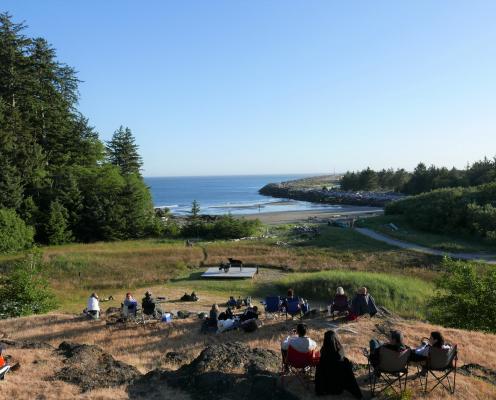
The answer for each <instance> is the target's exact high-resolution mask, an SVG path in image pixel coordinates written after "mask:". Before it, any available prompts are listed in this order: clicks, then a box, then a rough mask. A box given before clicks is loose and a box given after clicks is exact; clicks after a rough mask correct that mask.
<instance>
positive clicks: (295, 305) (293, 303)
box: [286, 299, 301, 319]
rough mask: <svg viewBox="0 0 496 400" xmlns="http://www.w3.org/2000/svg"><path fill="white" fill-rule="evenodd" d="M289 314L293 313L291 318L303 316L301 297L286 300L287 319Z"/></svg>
mask: <svg viewBox="0 0 496 400" xmlns="http://www.w3.org/2000/svg"><path fill="white" fill-rule="evenodd" d="M288 314H289V315H291V319H293V318H294V317H295V316H299V317H300V318H301V307H300V299H293V300H289V301H287V302H286V319H288Z"/></svg>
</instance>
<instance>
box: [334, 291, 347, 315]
mask: <svg viewBox="0 0 496 400" xmlns="http://www.w3.org/2000/svg"><path fill="white" fill-rule="evenodd" d="M348 308H349V305H348V296H346V295H345V294H337V295H336V296H334V300H333V302H332V311H339V312H343V311H348Z"/></svg>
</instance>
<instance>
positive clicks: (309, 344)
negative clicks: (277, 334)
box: [281, 324, 317, 359]
mask: <svg viewBox="0 0 496 400" xmlns="http://www.w3.org/2000/svg"><path fill="white" fill-rule="evenodd" d="M295 334H296V335H295ZM289 347H292V348H293V349H295V350H296V351H298V352H300V353H309V352H313V351H314V350H315V349H316V348H317V343H315V341H313V340H312V339H310V338H309V337H308V336H307V326H306V324H298V325H297V326H296V330H295V331H293V335H292V336H288V337H287V338H286V339H284V340H283V342H282V343H281V352H282V356H283V359H285V358H286V356H287V354H288V349H289Z"/></svg>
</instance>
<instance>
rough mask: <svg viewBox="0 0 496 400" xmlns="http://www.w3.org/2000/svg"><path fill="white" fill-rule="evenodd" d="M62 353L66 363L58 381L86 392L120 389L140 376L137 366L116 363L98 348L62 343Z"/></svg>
mask: <svg viewBox="0 0 496 400" xmlns="http://www.w3.org/2000/svg"><path fill="white" fill-rule="evenodd" d="M59 352H60V353H61V354H62V355H64V356H65V357H67V360H65V366H64V367H63V368H62V369H61V370H60V371H57V373H56V374H55V379H59V380H61V381H64V382H69V383H73V384H75V385H78V386H79V387H80V388H81V390H82V391H83V392H85V391H88V390H92V389H96V388H105V387H113V386H120V385H123V384H126V383H130V382H132V381H133V380H134V379H136V378H138V377H140V376H141V374H140V372H139V371H138V370H137V369H136V368H135V367H133V366H131V365H128V364H125V363H123V362H121V361H117V360H116V359H114V357H112V356H111V355H110V354H108V353H106V352H104V351H103V350H102V349H101V348H100V347H98V346H92V345H87V344H75V343H68V342H62V343H61V344H60V346H59Z"/></svg>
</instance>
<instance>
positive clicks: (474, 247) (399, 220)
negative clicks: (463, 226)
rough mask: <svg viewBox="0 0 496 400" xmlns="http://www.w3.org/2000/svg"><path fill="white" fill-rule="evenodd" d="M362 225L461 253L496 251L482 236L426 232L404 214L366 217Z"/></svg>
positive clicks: (402, 238) (361, 221)
mask: <svg viewBox="0 0 496 400" xmlns="http://www.w3.org/2000/svg"><path fill="white" fill-rule="evenodd" d="M390 223H393V224H395V225H396V226H397V227H398V228H399V229H398V230H396V231H395V230H393V229H391V227H390V226H388V224H390ZM360 225H361V226H364V227H366V228H370V229H373V230H375V231H377V232H381V233H384V234H386V235H388V236H391V237H393V238H396V239H399V240H404V241H408V242H412V243H416V244H420V245H422V246H426V247H431V248H433V249H438V250H445V251H450V252H460V253H472V252H473V253H477V252H485V253H492V254H494V253H496V245H494V244H491V243H489V242H486V241H483V240H482V239H481V238H480V237H475V236H469V235H463V234H458V235H455V234H443V233H432V232H424V231H421V230H419V229H416V228H414V227H413V226H412V225H411V224H410V223H408V221H407V220H406V218H405V217H404V216H402V215H383V216H379V217H372V218H364V219H361V220H360Z"/></svg>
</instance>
